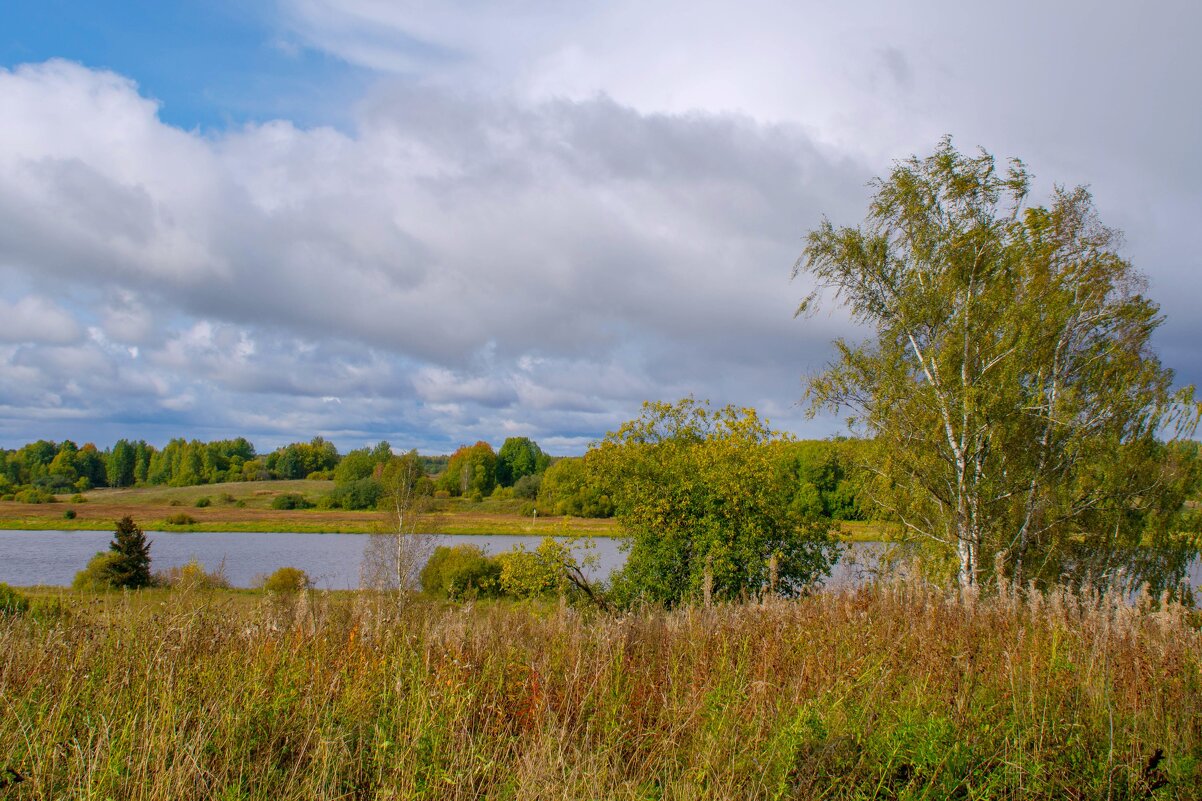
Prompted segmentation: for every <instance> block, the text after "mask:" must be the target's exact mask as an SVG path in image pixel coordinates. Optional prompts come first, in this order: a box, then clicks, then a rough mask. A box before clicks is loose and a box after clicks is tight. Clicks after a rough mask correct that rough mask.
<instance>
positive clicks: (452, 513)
mask: <svg viewBox="0 0 1202 801" xmlns="http://www.w3.org/2000/svg"><path fill="white" fill-rule="evenodd" d="M330 489H331V483H330V482H328V481H246V482H237V483H228V484H209V485H204V486H192V487H136V488H130V489H101V490H92V491H90V492H87V493H84V494H83V495H82V496H78V498H82V502H73V501H72V497H75V496H70V495H61V496H58V502H57V503H37V504H34V503H16V502H13V501H0V530H30V531H49V530H64V531H94V530H105V529H110V528H112V526H113V521H115V520H119V519H120V518H122V517H125V516H126V515H129V516H130V517H132V518H134V520H135V521H136V522H137V523H138V525H140V526H141V527H142V528H143V529H146V530H155V531H205V532H233V533H253V532H263V533H282V532H287V533H298V534H372V533H375V532H377V531H381V530H386V527H387V526H388V524H389V518H388V516H387V515H385V514H383V513H381V512H377V511H349V510H344V509H273V508H272V503H273V502H274V501H275V499H276V498H278V497H280V496H282V495H300V496H302V497H305V498H307V499H309V500H310V501H312V500H313V499H316V498H319V497H320V496H321V495H323V494H324V493H326V492H328V491H329V490H330ZM78 498H77V501H78ZM527 505H528V504H527V502H525V501H515V500H497V499H492V498H486V499H484V500H483V501H479V502H475V503H473V502H471V501H468V500H466V499H463V498H445V499H437V500H435V501H434V502H433V507H432V508H431V509H429V510H428V511H426V512H424V513H422V514H421V515H419V517H418V530H419V531H421V532H422V533H425V534H455V535H486V534H514V535H535V536H542V535H557V536H570V535H576V536H586V537H617V536H621V530H620V529H619V528H618V526H617V523H616V521H614V520H613V519H605V518H583V517H560V516H555V515H543V514H539V515H537V516H535V515H533V514H526V513H525V509H526V507H527ZM883 533H884V532H883V530H882V527H881V526H880V525H879V524H876V523H866V522H851V521H848V522H842V523H840V524H839V536H840V539H843V540H845V541H848V542H875V541H879V540H882V539H884V537H883Z"/></svg>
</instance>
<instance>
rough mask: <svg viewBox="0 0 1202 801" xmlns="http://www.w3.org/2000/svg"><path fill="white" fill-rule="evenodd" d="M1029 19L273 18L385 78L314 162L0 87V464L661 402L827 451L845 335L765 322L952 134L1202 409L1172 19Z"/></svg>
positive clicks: (1074, 9) (469, 432)
mask: <svg viewBox="0 0 1202 801" xmlns="http://www.w3.org/2000/svg"><path fill="white" fill-rule="evenodd" d="M1033 8H1035V6H1034V5H1033V3H1027V2H1026V0H1024V2H1022V3H1019V4H1018V5H1017V6H1015V5H1013V4H1012V5H1011V6H1007V7H1004V8H1003V7H998V8H990V9H983V8H982V9H971V10H969V9H966V10H964V12H963V13H961V14H957V15H948V14H945V13H943V10H942V9H941V7H940V6H939V4H938V3H934V2H931V3H920V4H917V5H915V6H913V7H908V8H907V9H905V10H904V11H903V10H902V9H898V8H894V7H892V6H890V5H888V4H879V3H871V2H857V3H851V4H845V5H843V6H840V7H839V8H838V9H837V10H836V9H835V8H834V7H828V6H813V7H804V6H798V5H797V4H794V3H786V2H784V1H783V0H781V2H775V0H770V2H767V3H764V4H763V6H762V8H760V9H759V13H757V14H755V15H749V14H745V13H738V14H736V13H733V12H732V11H731V10H730V7H729V6H727V5H726V4H720V3H710V2H700V3H697V2H690V3H688V4H687V5H686V4H685V3H683V0H681V2H669V3H666V4H660V5H658V6H656V8H654V9H650V8H647V7H646V6H644V5H638V6H636V5H634V4H631V3H604V4H602V3H594V4H585V5H581V6H577V7H574V8H573V10H572V11H571V12H570V13H569V12H568V11H566V10H564V8H563V7H562V6H561V5H559V4H550V3H541V2H539V3H520V4H517V5H516V6H515V5H513V4H499V5H493V6H488V7H481V6H479V5H478V4H462V3H455V2H451V3H445V4H439V5H438V6H437V8H434V7H430V6H429V5H428V4H421V5H420V7H419V5H417V4H409V3H383V2H377V1H376V0H340V2H337V3H334V2H326V1H325V0H296V2H286V3H284V4H283V5H282V9H283V13H284V19H283V21H282V27H283V30H284V31H285V33H286V38H287V37H291V38H292V39H293V40H295V41H296V42H299V43H300V44H301V45H303V46H306V47H312V48H317V49H321V50H324V51H326V52H329V53H332V54H334V55H336V56H338V57H340V58H343V59H346V60H347V61H350V62H352V63H355V64H359V65H363V66H367V67H369V68H371V69H374V70H378V71H380V74H381V75H382V76H384V77H382V78H381V79H380V81H379V82H378V83H377V84H376V85H375V86H374V87H372V88H371V89H370V90H369V91H368V92H367V93H366V94H365V95H363V96H361V97H357V98H353V99H351V100H350V101H348V105H351V104H353V110H352V111H350V112H348V115H347V119H351V120H352V121H353V122H352V123H351V124H350V125H347V126H346V127H344V128H343V129H341V130H336V129H334V128H324V127H313V128H301V127H298V126H296V125H294V124H293V123H290V122H289V121H287V120H278V121H275V122H270V123H265V124H261V125H249V126H246V127H242V128H237V129H230V130H227V131H219V132H212V133H209V134H208V135H200V134H198V133H189V132H185V131H181V130H179V129H175V128H172V127H170V126H167V125H164V124H163V123H162V122H161V121H160V120H159V118H158V115H157V107H156V105H155V103H154V102H152V101H150V100H148V99H146V98H145V97H144V96H142V95H141V94H140V93H139V91H138V89H137V87H136V85H135V84H134V83H133V82H132V81H131V80H129V79H128V78H125V77H122V76H117V75H113V74H111V73H108V72H104V71H97V70H90V69H86V68H84V67H81V66H79V65H75V64H71V63H67V62H62V61H53V62H48V63H46V64H41V65H28V66H24V67H20V68H17V69H15V70H12V71H8V72H5V71H0V109H3V111H4V116H5V119H6V124H5V126H3V127H0V275H3V276H5V277H7V278H8V279H11V280H8V281H6V286H8V287H9V290H8V293H7V295H6V296H5V299H3V300H0V320H4V321H5V323H6V325H3V326H0V439H4V440H6V441H8V442H17V441H24V440H26V439H28V438H29V436H30V434H29V432H30V431H34V430H36V431H38V432H42V431H45V435H48V436H49V435H52V434H54V433H55V432H66V433H65V434H64V433H59V434H58V436H64V435H71V436H73V437H75V438H77V439H79V438H83V437H84V436H85V435H82V434H79V433H78V432H77V431H76V430H75V429H73V428H72V426H76V427H80V426H82V427H84V428H85V429H86V430H88V431H95V432H98V433H97V434H96V436H101V434H102V433H105V432H110V433H111V432H117V435H122V434H127V433H137V432H138V431H142V430H145V431H150V432H167V433H168V434H176V433H186V432H188V431H197V432H212V433H214V434H220V435H227V434H233V433H239V434H241V433H246V434H250V435H252V436H258V437H260V438H261V439H262V442H261V443H260V444H261V445H263V446H265V445H270V444H272V443H274V442H279V441H288V440H291V439H295V438H297V437H305V436H310V435H311V434H312V433H319V432H320V433H324V434H326V435H332V436H336V437H342V438H343V440H345V444H347V445H354V444H360V443H361V442H366V441H374V440H376V439H379V438H381V437H385V436H386V437H390V438H392V439H394V440H396V441H395V443H394V444H397V445H398V446H401V447H408V446H409V445H410V444H415V445H420V446H421V447H424V448H427V449H449V448H452V447H454V445H455V444H457V443H458V442H461V441H471V440H474V439H477V438H482V437H483V438H492V439H498V438H500V437H502V436H504V435H506V434H507V433H521V434H526V435H531V436H536V437H537V438H540V441H545V442H546V443H547V444H548V445H549V446H550V447H551V448H553V449H555V448H558V449H561V450H562V451H573V450H579V449H580V448H581V447H582V446H583V445H584V444H586V443H587V441H589V440H590V439H592V438H595V437H597V436H599V435H601V434H602V433H604V431H605V430H606V429H607V428H612V427H613V426H615V425H616V424H618V423H619V422H621V421H622V420H624V419H627V418H629V417H630V416H632V415H633V414H635V413H637V409H638V404H639V402H640V401H642V400H643V399H647V398H659V397H679V396H681V395H684V394H688V393H693V394H696V395H698V396H700V397H709V398H711V399H713V400H714V401H716V402H727V401H731V402H738V403H742V404H747V405H756V406H757V407H760V408H761V410H762V411H765V412H766V413H767V414H768V415H769V416H770V417H772V418H773V420H774V422H777V423H778V424H781V425H783V426H785V427H788V428H791V429H793V430H795V431H798V432H801V433H808V434H818V435H821V434H825V433H828V432H830V431H832V430H834V428H835V427H836V423H834V422H833V421H831V420H822V421H817V422H807V421H806V420H805V419H804V415H803V410H802V409H801V408H800V407H799V406H798V405H797V404H796V401H797V399H798V398H799V397H800V396H801V394H802V386H801V376H802V375H803V374H805V373H807V372H813V371H816V370H818V369H820V368H821V366H822V364H823V363H824V362H825V360H826V359H827V358H829V342H830V340H831V338H833V337H834V336H838V335H846V334H849V333H852V334H854V330H853V329H852V328H850V327H849V325H848V323H847V321H846V320H845V318H844V317H843V315H842V314H840V313H839V312H837V311H836V312H833V313H831V314H829V315H824V316H820V317H816V318H812V319H809V320H806V321H797V320H794V319H793V318H792V312H793V309H794V308H795V305H796V302H797V299H798V298H799V297H800V296H802V295H804V294H805V291H806V288H805V287H804V286H801V285H799V284H791V283H790V282H789V280H788V273H789V266H790V265H791V264H792V262H793V259H794V258H795V257H796V256H797V254H798V252H799V251H800V249H801V246H802V242H801V238H802V236H803V234H804V232H805V231H806V230H807V229H809V228H810V227H812V226H813V225H814V224H815V223H816V222H817V221H818V220H819V219H820V217H821V216H822V215H823V214H826V215H829V216H830V217H831V218H832V219H834V220H835V221H836V222H839V223H854V222H856V221H858V220H859V219H860V218H861V216H862V214H863V210H864V208H865V204H866V201H867V199H868V196H869V190H868V189H867V187H866V183H867V181H868V179H869V178H870V177H871V176H872V175H875V174H881V173H883V172H885V171H886V170H887V169H888V165H889V160H890V159H891V158H897V157H902V156H905V155H908V154H909V153H911V152H924V151H926V150H928V149H929V148H930V147H931V146H932V144H933V142H934V141H935V139H936V138H937V137H938V136H939V135H941V134H943V133H947V132H950V133H952V134H954V135H955V136H956V137H957V143H958V144H959V145H960V146H962V147H971V146H973V145H975V144H977V143H978V142H980V143H981V144H983V145H985V146H986V147H988V148H989V149H990V150H992V151H994V152H995V153H996V154H997V155H999V156H1008V155H1011V154H1014V155H1020V156H1023V157H1024V158H1026V159H1027V161H1028V162H1029V164H1030V165H1031V166H1032V168H1033V169H1034V171H1035V172H1036V174H1037V176H1038V177H1039V178H1040V187H1041V191H1046V189H1047V188H1050V186H1051V184H1052V183H1053V182H1064V183H1069V184H1075V183H1082V182H1090V183H1092V185H1093V189H1094V191H1095V194H1096V197H1097V200H1098V205H1099V207H1100V209H1101V212H1102V216H1103V219H1104V220H1106V221H1107V222H1109V223H1111V224H1114V225H1116V226H1118V227H1121V228H1123V229H1125V230H1126V232H1127V234H1128V237H1127V239H1128V243H1129V248H1128V255H1130V256H1131V257H1132V259H1133V260H1134V261H1135V263H1136V264H1137V265H1138V266H1139V267H1141V268H1142V269H1144V270H1145V271H1147V272H1148V273H1149V274H1150V278H1151V287H1152V294H1153V296H1154V297H1156V298H1158V299H1159V300H1161V302H1162V303H1163V304H1164V310H1165V312H1166V313H1167V315H1168V323H1167V324H1166V325H1165V327H1164V328H1163V329H1162V331H1161V333H1160V336H1159V339H1158V342H1159V343H1160V346H1161V351H1162V353H1163V355H1164V357H1165V360H1166V362H1168V363H1170V364H1171V365H1172V366H1174V367H1177V369H1178V371H1179V375H1180V377H1181V378H1182V379H1183V380H1186V381H1195V382H1197V381H1199V380H1202V360H1200V359H1199V356H1198V354H1197V350H1196V348H1195V347H1193V344H1194V343H1196V342H1197V341H1198V339H1199V337H1200V336H1202V322H1198V321H1197V317H1196V315H1194V314H1193V309H1192V305H1193V298H1194V297H1195V296H1196V291H1192V287H1193V283H1194V282H1195V281H1196V278H1195V276H1196V275H1197V274H1198V260H1197V257H1196V255H1195V248H1194V247H1193V245H1192V242H1190V241H1189V238H1188V233H1187V232H1188V231H1189V230H1190V229H1191V223H1192V220H1193V219H1194V218H1196V217H1197V215H1198V213H1200V212H1202V201H1199V195H1198V193H1197V191H1196V181H1195V178H1196V176H1197V173H1198V171H1199V169H1200V167H1202V161H1200V160H1199V159H1198V157H1197V155H1196V153H1195V146H1196V142H1197V140H1198V138H1199V137H1198V135H1199V134H1202V111H1200V109H1202V103H1200V102H1198V101H1199V100H1200V99H1202V98H1199V97H1198V95H1199V88H1198V87H1197V85H1196V82H1195V81H1193V80H1192V75H1193V74H1194V73H1196V72H1197V68H1202V63H1199V62H1200V61H1202V56H1200V55H1199V52H1198V51H1197V50H1196V49H1195V48H1193V47H1192V45H1190V46H1188V47H1187V46H1186V45H1187V44H1189V43H1188V41H1187V40H1186V39H1185V38H1184V37H1186V36H1187V35H1188V31H1190V30H1191V29H1192V28H1196V25H1193V26H1191V24H1190V22H1191V21H1192V22H1197V21H1198V15H1199V12H1198V11H1197V10H1196V9H1194V8H1193V6H1192V5H1186V4H1179V5H1174V4H1171V3H1168V4H1163V5H1158V6H1156V7H1155V8H1153V9H1141V10H1140V11H1139V14H1140V20H1139V22H1138V24H1133V20H1132V18H1131V17H1129V15H1128V13H1127V12H1126V11H1123V10H1121V9H1120V8H1118V7H1106V8H1100V9H1099V8H1097V7H1096V6H1095V5H1094V4H1081V3H1070V4H1061V5H1058V6H1057V7H1055V8H1052V9H1046V8H1044V9H1043V10H1042V11H1041V12H1040V14H1039V15H1033V14H1032V13H1031V11H1032V9H1033ZM1040 8H1043V7H1042V6H1040ZM1130 13H1135V12H1133V11H1132V12H1130ZM1036 16H1038V19H1039V24H1038V25H1034V24H1033V23H1032V21H1031V20H1032V19H1034V18H1035V17H1036ZM969 32H971V33H972V34H973V35H972V36H967V35H966V34H967V33H969ZM1115 53H1125V54H1129V57H1128V58H1123V59H1119V58H1116V57H1115V56H1114V54H1115ZM1149 87H1156V90H1155V91H1151V90H1149ZM50 298H53V300H50ZM12 331H17V332H19V333H16V334H14V333H9V332H12ZM335 398H336V399H337V400H336V401H335V400H332V399H335ZM172 426H175V427H176V428H175V429H172ZM123 427H125V428H123ZM131 427H132V428H131ZM126 429H130V430H126ZM135 429H136V430H135ZM138 435H141V434H138ZM198 435H199V434H198ZM343 440H340V442H341V441H343ZM257 442H258V440H257Z"/></svg>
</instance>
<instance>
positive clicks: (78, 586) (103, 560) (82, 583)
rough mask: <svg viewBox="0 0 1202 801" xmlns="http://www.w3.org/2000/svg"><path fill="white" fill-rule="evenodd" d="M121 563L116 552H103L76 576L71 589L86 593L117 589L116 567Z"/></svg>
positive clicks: (94, 557)
mask: <svg viewBox="0 0 1202 801" xmlns="http://www.w3.org/2000/svg"><path fill="white" fill-rule="evenodd" d="M120 561H121V554H119V553H117V552H116V551H101V552H100V553H98V554H96V555H95V556H93V557H92V558H91V559H89V560H88V566H87V567H85V568H84V569H83V570H81V571H79V572H78V573H76V574H75V578H74V579H73V580H72V581H71V589H73V590H83V591H85V592H103V591H104V590H111V589H114V588H115V587H116V585H115V583H114V572H113V571H114V567H115V565H116V564H117V563H118V562H120Z"/></svg>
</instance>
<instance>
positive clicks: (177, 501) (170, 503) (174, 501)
mask: <svg viewBox="0 0 1202 801" xmlns="http://www.w3.org/2000/svg"><path fill="white" fill-rule="evenodd" d="M167 505H168V506H183V505H184V502H183V501H181V500H180V499H179V498H172V499H171V500H169V501H167Z"/></svg>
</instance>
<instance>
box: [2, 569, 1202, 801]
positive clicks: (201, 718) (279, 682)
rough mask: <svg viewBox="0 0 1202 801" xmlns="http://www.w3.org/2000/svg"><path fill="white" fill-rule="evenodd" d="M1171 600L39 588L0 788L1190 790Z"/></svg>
mask: <svg viewBox="0 0 1202 801" xmlns="http://www.w3.org/2000/svg"><path fill="white" fill-rule="evenodd" d="M1188 614H1189V613H1187V612H1186V611H1185V610H1183V609H1181V608H1179V607H1170V608H1168V609H1162V610H1161V611H1152V610H1151V608H1150V606H1148V605H1145V606H1144V608H1142V609H1133V608H1130V607H1126V606H1123V605H1122V604H1120V603H1118V602H1117V600H1115V599H1109V600H1106V599H1103V600H1099V599H1097V598H1079V597H1074V596H1068V595H1063V594H1059V593H1055V594H1053V595H1051V596H1048V597H1036V598H1034V599H1032V600H1029V601H1028V600H1024V599H1021V598H1018V597H1015V596H1013V595H1006V596H1003V597H1002V598H997V599H991V600H987V601H974V600H971V599H970V600H958V599H956V598H954V597H951V596H946V595H943V594H940V593H937V592H935V591H933V590H930V589H927V588H925V587H917V586H910V587H906V586H895V587H864V588H861V589H858V590H856V591H850V592H844V593H835V592H831V593H819V594H817V595H815V596H812V597H809V598H805V599H802V600H799V601H773V602H769V603H766V604H764V605H759V604H743V605H731V606H720V607H716V608H713V609H700V608H686V609H681V610H677V611H668V612H665V611H658V610H646V611H644V612H638V613H630V614H624V615H613V616H610V615H601V614H596V613H593V612H591V611H588V610H585V611H580V610H576V609H573V608H571V607H564V606H559V605H556V604H555V603H554V602H547V603H539V604H534V605H530V604H526V603H523V604H513V603H490V604H485V603H478V604H475V605H471V604H469V605H465V606H457V605H450V604H438V603H434V602H428V601H423V600H415V601H411V602H409V603H407V604H403V605H398V604H397V602H396V599H395V598H393V597H388V596H373V595H369V594H356V593H337V594H329V595H327V594H309V595H307V596H305V595H302V596H299V597H293V598H288V597H283V596H274V597H267V596H263V595H259V594H255V593H249V592H229V591H216V592H200V591H192V592H188V591H174V592H170V591H143V592H138V593H125V594H121V593H110V594H106V595H98V596H87V595H75V594H71V593H65V594H62V595H51V594H47V595H44V596H42V597H41V598H40V599H38V598H36V597H35V603H34V607H33V609H32V610H31V611H29V612H27V613H25V614H23V615H16V616H11V615H10V616H7V617H0V698H3V699H4V701H3V706H2V707H0V770H2V771H6V773H5V775H6V776H7V777H8V778H9V780H10V781H11V780H12V777H14V776H16V777H20V781H19V782H17V783H13V784H11V785H10V786H9V787H8V789H7V790H5V791H4V792H5V793H6V795H5V796H4V797H5V798H6V799H8V798H12V799H33V798H63V797H81V798H82V797H87V798H128V799H211V798H222V799H325V798H329V799H333V798H373V799H377V798H378V799H383V798H427V799H476V798H513V799H552V798H554V799H564V798H567V799H573V798H581V799H584V798H588V799H596V798H622V799H689V800H690V801H691V800H692V799H761V798H762V799H768V798H774V799H775V798H799V799H801V798H806V799H808V798H1024V799H1042V798H1046V799H1052V798H1057V799H1059V798H1079V799H1085V798H1090V799H1092V798H1098V799H1102V798H1127V799H1133V798H1166V799H1169V798H1173V799H1178V798H1179V799H1186V798H1197V797H1198V795H1197V793H1198V787H1199V786H1202V637H1200V636H1199V633H1198V631H1197V630H1196V621H1195V622H1194V623H1192V624H1191V621H1190V620H1189V618H1188Z"/></svg>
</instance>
